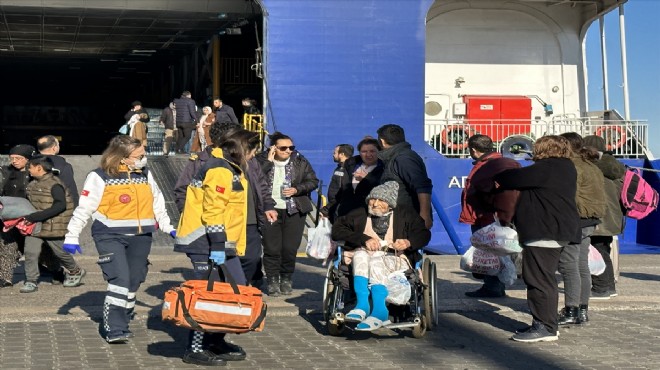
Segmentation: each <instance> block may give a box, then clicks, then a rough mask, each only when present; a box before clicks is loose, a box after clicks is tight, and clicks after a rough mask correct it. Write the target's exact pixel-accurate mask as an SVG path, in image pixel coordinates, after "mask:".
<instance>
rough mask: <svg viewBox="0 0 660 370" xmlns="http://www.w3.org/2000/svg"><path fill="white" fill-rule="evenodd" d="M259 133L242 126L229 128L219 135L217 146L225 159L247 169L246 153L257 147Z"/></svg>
mask: <svg viewBox="0 0 660 370" xmlns="http://www.w3.org/2000/svg"><path fill="white" fill-rule="evenodd" d="M259 143H260V140H259V134H258V133H256V132H252V131H248V130H245V129H242V128H231V129H229V130H228V131H226V132H225V133H224V134H223V135H222V136H221V137H220V143H219V145H218V147H220V148H222V153H223V155H224V157H225V158H226V159H230V160H232V161H233V162H234V163H236V164H238V165H239V166H240V167H241V168H242V169H243V170H244V171H245V170H247V156H248V154H249V153H250V152H251V151H252V150H254V149H256V148H257V147H259Z"/></svg>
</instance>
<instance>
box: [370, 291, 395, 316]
mask: <svg viewBox="0 0 660 370" xmlns="http://www.w3.org/2000/svg"><path fill="white" fill-rule="evenodd" d="M385 298H387V288H386V287H385V285H382V284H374V285H372V286H371V301H372V303H373V305H374V309H373V311H371V315H370V316H373V317H375V318H377V319H379V320H383V321H385V320H388V319H389V317H390V313H389V312H388V311H387V307H386V306H385Z"/></svg>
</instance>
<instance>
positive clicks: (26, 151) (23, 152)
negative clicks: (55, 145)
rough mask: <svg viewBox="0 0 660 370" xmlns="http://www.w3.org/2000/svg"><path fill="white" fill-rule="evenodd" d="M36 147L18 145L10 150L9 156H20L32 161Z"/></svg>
mask: <svg viewBox="0 0 660 370" xmlns="http://www.w3.org/2000/svg"><path fill="white" fill-rule="evenodd" d="M34 152H35V150H34V147H33V146H32V145H27V144H18V145H16V146H15V147H13V148H11V150H9V155H12V154H14V155H20V156H23V157H25V158H27V159H32V156H33V155H34Z"/></svg>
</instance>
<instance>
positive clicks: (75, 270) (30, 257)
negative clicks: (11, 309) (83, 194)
mask: <svg viewBox="0 0 660 370" xmlns="http://www.w3.org/2000/svg"><path fill="white" fill-rule="evenodd" d="M28 171H30V175H31V176H32V178H33V179H34V180H32V181H31V182H30V183H29V184H28V186H27V197H28V199H29V200H30V203H32V205H33V206H34V208H36V209H37V211H36V212H34V213H31V214H29V215H27V216H25V220H27V221H28V222H31V223H36V222H41V223H42V226H41V230H40V231H39V232H37V233H36V234H34V235H31V236H26V237H25V284H24V285H23V287H22V288H21V290H20V292H21V293H33V292H36V291H37V289H38V288H37V281H38V280H39V254H40V253H41V245H42V244H43V243H44V242H46V243H47V244H48V246H49V247H50V248H51V249H52V251H53V254H54V255H55V256H56V257H57V258H58V259H59V260H60V261H61V263H62V265H63V266H64V268H65V269H66V270H67V271H68V273H67V274H66V279H65V281H64V284H63V285H64V286H65V287H77V286H80V285H81V284H82V278H83V277H84V276H85V270H84V269H82V268H80V266H78V264H77V263H76V261H75V260H74V259H73V256H71V255H70V254H69V253H67V252H65V251H64V250H63V249H62V245H63V244H64V235H65V234H66V231H67V225H68V224H69V220H70V219H71V215H72V214H73V199H72V198H71V194H69V191H68V190H67V189H66V187H65V186H64V185H63V183H62V181H61V180H60V179H59V178H58V177H57V176H55V175H54V174H53V172H52V171H53V161H52V160H51V159H50V158H48V157H47V156H41V155H38V156H35V157H33V158H32V159H30V161H29V162H28Z"/></svg>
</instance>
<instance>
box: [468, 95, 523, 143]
mask: <svg viewBox="0 0 660 370" xmlns="http://www.w3.org/2000/svg"><path fill="white" fill-rule="evenodd" d="M463 102H464V103H465V104H466V106H467V114H466V115H465V120H466V122H467V123H468V124H469V125H470V126H472V127H473V128H474V131H476V133H479V134H482V135H488V136H490V137H491V139H493V141H502V140H504V139H505V138H507V137H508V136H511V135H520V134H523V135H526V134H529V133H530V131H531V121H532V100H531V99H530V98H528V97H526V96H497V95H464V96H463Z"/></svg>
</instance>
